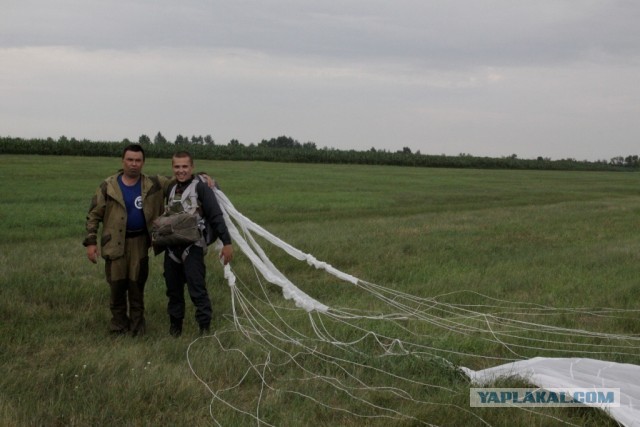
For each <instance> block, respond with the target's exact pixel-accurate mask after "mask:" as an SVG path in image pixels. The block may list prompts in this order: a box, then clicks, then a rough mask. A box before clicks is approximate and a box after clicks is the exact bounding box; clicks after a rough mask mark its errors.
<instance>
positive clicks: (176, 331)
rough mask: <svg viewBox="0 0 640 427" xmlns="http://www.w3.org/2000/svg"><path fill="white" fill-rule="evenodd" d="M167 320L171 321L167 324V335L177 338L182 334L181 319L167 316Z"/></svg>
mask: <svg viewBox="0 0 640 427" xmlns="http://www.w3.org/2000/svg"><path fill="white" fill-rule="evenodd" d="M169 320H170V321H171V325H170V326H169V335H171V336H172V337H174V338H178V337H179V336H180V335H182V319H178V318H177V317H173V316H169Z"/></svg>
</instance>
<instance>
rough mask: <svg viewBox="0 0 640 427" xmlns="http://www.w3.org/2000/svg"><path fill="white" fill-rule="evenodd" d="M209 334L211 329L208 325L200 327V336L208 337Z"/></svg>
mask: <svg viewBox="0 0 640 427" xmlns="http://www.w3.org/2000/svg"><path fill="white" fill-rule="evenodd" d="M210 333H211V329H210V328H209V325H208V324H206V325H200V335H209V334H210Z"/></svg>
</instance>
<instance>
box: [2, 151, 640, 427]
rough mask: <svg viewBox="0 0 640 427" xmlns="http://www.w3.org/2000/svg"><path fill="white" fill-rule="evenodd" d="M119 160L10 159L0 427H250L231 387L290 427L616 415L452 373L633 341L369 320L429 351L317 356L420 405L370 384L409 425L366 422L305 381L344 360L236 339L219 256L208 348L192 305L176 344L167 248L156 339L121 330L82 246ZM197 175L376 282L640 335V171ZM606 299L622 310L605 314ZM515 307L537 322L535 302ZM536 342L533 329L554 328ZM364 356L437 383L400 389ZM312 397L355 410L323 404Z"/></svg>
mask: <svg viewBox="0 0 640 427" xmlns="http://www.w3.org/2000/svg"><path fill="white" fill-rule="evenodd" d="M119 166H120V164H119V159H114V158H87V157H44V156H9V155H0V170H1V171H2V178H3V181H4V186H3V187H2V190H0V192H1V193H0V195H1V200H2V203H0V233H1V234H0V236H2V239H1V243H0V245H1V246H0V248H1V249H0V272H1V274H0V293H1V294H0V296H1V298H0V317H1V318H2V323H1V324H0V334H1V336H2V346H1V350H0V365H1V366H2V370H1V372H2V376H1V377H0V425H8V426H11V425H38V426H39V425H46V426H50V425H51V426H57V425H60V426H62V425H77V426H85V425H87V426H88V425H185V426H200V425H215V422H216V421H217V422H219V423H220V424H221V425H257V423H256V422H255V420H252V418H251V417H250V416H247V415H243V414H241V413H239V412H238V411H235V410H232V409H231V408H229V407H228V406H225V405H222V404H220V402H219V401H214V400H213V396H212V394H211V390H221V389H227V388H228V389H229V390H228V391H226V392H225V399H226V400H227V401H229V402H233V403H234V404H236V405H237V407H238V408H243V410H245V411H248V412H251V411H254V415H255V408H256V407H257V405H256V399H259V400H260V405H259V407H260V414H259V415H260V417H261V418H262V419H263V420H266V421H267V422H268V423H270V424H272V425H279V426H283V425H284V426H294V425H317V426H325V425H326V426H334V425H423V423H427V424H433V425H496V426H508V425H539V426H546V425H564V424H565V423H569V424H576V425H616V423H615V422H613V421H612V420H611V419H609V418H608V417H607V416H606V415H605V414H603V413H601V412H599V411H596V410H591V409H586V408H557V409H551V408H542V409H536V410H535V411H533V412H532V411H524V410H521V409H502V408H500V409H492V408H480V409H478V408H470V407H469V401H468V399H469V387H470V384H469V382H468V381H467V379H466V378H465V377H464V376H462V375H461V374H460V373H459V372H458V371H457V370H456V369H455V368H454V367H453V366H458V365H462V366H468V367H470V368H472V369H481V368H485V367H490V366H494V365H497V364H500V363H502V360H508V359H510V358H511V359H518V358H527V357H533V356H550V355H553V356H560V357H572V356H587V357H594V358H600V359H604V360H615V361H621V362H628V363H636V364H638V363H640V356H639V355H638V352H637V351H628V348H634V347H625V346H624V345H621V346H620V347H616V346H615V345H614V344H618V343H611V344H612V345H611V346H610V347H609V346H606V345H603V341H601V340H600V341H596V340H592V339H584V340H583V339H582V338H581V337H577V336H576V337H574V338H572V337H570V336H562V337H561V339H562V340H563V342H562V343H553V342H549V341H545V340H542V341H540V343H539V345H536V346H535V347H527V346H522V347H521V348H517V349H516V350H515V352H514V348H516V347H512V348H511V349H510V350H509V349H506V348H505V347H504V346H500V345H497V344H496V342H494V341H486V340H482V339H479V336H477V335H474V334H462V333H459V332H456V331H454V330H452V329H447V328H442V327H438V326H436V325H435V324H434V323H427V324H417V325H415V324H412V323H407V324H397V323H393V324H391V325H389V324H387V323H382V322H376V321H371V322H363V323H361V324H359V326H362V327H363V328H366V329H371V330H377V329H376V328H380V329H382V331H381V333H382V334H386V335H388V336H393V334H409V335H410V336H411V337H413V340H414V341H418V342H419V343H420V344H422V345H424V346H425V347H428V348H432V349H434V350H433V351H430V352H424V354H421V355H417V354H416V355H412V356H404V357H390V358H389V357H386V358H385V357H382V358H380V357H374V356H375V355H376V354H375V353H376V351H378V350H377V347H376V345H375V343H371V342H367V341H363V342H362V343H360V344H359V346H360V347H359V349H360V350H362V353H349V352H342V351H341V350H340V349H336V348H334V347H332V346H330V345H327V346H326V347H325V346H322V345H320V346H319V348H318V352H319V353H323V354H331V355H332V357H336V358H338V357H340V358H345V359H346V358H351V359H349V362H353V363H354V365H353V366H357V367H356V368H354V371H353V372H351V373H350V375H359V377H358V378H363V379H365V380H366V382H367V383H370V384H375V385H377V386H378V387H397V388H398V389H400V388H402V390H405V391H407V392H410V393H411V395H412V396H413V397H414V398H413V399H411V400H407V399H398V397H397V396H396V395H393V393H391V394H389V393H386V392H381V391H380V390H377V391H373V390H364V391H362V392H361V394H358V396H360V397H361V398H362V399H366V400H367V401H368V402H375V404H376V405H379V406H384V407H389V408H395V409H397V410H398V411H399V412H401V413H403V414H410V417H404V418H402V419H399V420H390V419H388V418H387V419H385V418H382V419H381V418H362V417H357V416H354V415H353V414H352V413H356V412H357V413H365V412H366V413H369V414H376V413H379V411H376V410H374V409H372V408H371V407H368V406H367V405H363V404H362V402H361V401H358V400H357V399H346V398H345V394H344V393H343V392H341V391H339V390H338V389H337V388H336V384H335V383H332V382H331V381H325V380H323V379H319V377H309V375H310V374H309V372H314V373H315V374H316V375H318V373H319V372H323V375H326V376H327V377H326V378H343V377H342V376H344V378H343V380H344V381H345V382H347V381H348V380H349V379H350V378H351V379H352V377H351V376H350V375H346V374H345V372H344V371H343V370H342V369H341V368H340V367H339V366H337V365H335V364H331V363H326V364H322V363H320V362H319V361H318V359H317V358H313V357H311V356H310V355H309V354H306V353H304V354H301V355H300V356H296V357H293V358H290V357H289V358H288V356H286V355H284V353H283V354H277V352H276V351H274V352H272V353H266V352H265V349H264V346H262V345H260V343H259V342H258V341H259V340H258V339H255V338H254V339H251V340H250V339H248V338H247V337H245V336H244V335H243V334H241V333H240V332H235V331H234V323H233V319H232V318H231V313H232V312H231V296H230V292H229V287H228V286H227V285H226V284H225V283H224V280H223V277H222V270H221V268H220V266H219V265H218V264H217V263H216V262H214V261H213V257H211V258H210V259H209V260H208V284H209V291H210V293H211V296H212V300H213V303H214V317H215V318H214V327H215V329H216V331H218V333H217V334H216V336H215V337H205V338H201V339H196V338H197V334H196V329H197V328H196V325H195V321H194V320H193V308H192V306H190V304H189V303H188V305H187V307H188V310H187V319H186V320H187V322H186V325H185V333H184V334H183V336H182V337H181V338H179V339H173V338H171V337H169V336H168V319H167V316H166V312H165V310H166V297H165V296H164V282H163V279H162V272H161V259H160V258H153V259H152V262H151V264H152V270H151V276H150V279H149V281H148V283H147V290H146V308H147V325H148V333H147V335H146V336H145V337H144V338H141V339H140V338H138V339H135V338H132V337H117V338H115V337H112V336H110V335H109V333H108V321H109V318H110V314H109V309H108V288H107V284H106V283H105V280H104V273H103V265H104V264H103V262H100V263H99V264H98V266H95V265H93V264H91V263H89V262H88V261H87V260H86V256H85V250H84V248H83V247H82V245H81V242H82V239H83V237H84V219H85V214H86V210H87V208H88V206H89V201H90V198H91V196H92V195H93V192H94V191H95V189H96V187H97V186H98V184H99V183H100V181H101V180H102V179H103V178H104V177H106V176H108V175H110V174H112V173H114V172H115V171H116V170H117V169H118V168H119ZM196 169H197V170H199V171H207V172H208V173H209V174H211V175H212V176H214V177H215V178H216V179H217V180H218V181H219V182H220V184H221V186H222V189H223V191H224V192H225V193H226V195H227V196H228V197H229V198H230V199H231V201H232V202H233V203H234V204H235V206H236V207H237V208H238V210H239V211H240V212H242V213H243V214H245V215H246V216H248V217H249V218H251V219H252V220H253V221H255V222H256V223H258V224H260V225H262V226H264V227H265V228H266V229H268V230H269V231H271V232H272V233H274V234H275V235H277V236H279V237H280V238H282V239H283V240H284V241H286V242H288V243H290V244H292V245H293V246H295V247H297V248H299V249H301V250H302V251H304V252H307V253H311V254H313V255H314V256H315V257H316V258H317V259H319V260H323V261H326V262H328V263H330V264H331V265H333V266H335V267H336V268H338V269H340V270H342V271H344V272H347V273H349V274H352V275H354V276H356V277H359V278H361V279H364V280H366V281H369V282H372V283H376V284H378V285H381V286H384V287H387V288H389V289H393V290H397V291H402V292H404V293H406V294H411V295H416V296H419V297H422V298H432V297H438V301H440V302H443V303H448V304H453V305H456V306H457V307H462V306H464V307H467V306H471V305H473V304H477V305H483V304H486V303H487V302H489V301H493V300H490V299H489V298H492V299H496V300H508V301H513V302H514V303H513V307H520V308H521V307H523V305H522V304H516V303H515V302H524V303H528V304H539V305H541V306H545V307H555V308H556V309H557V310H551V311H547V312H545V313H544V316H538V315H536V317H535V320H536V321H537V322H542V323H545V324H551V325H554V326H561V327H565V328H573V329H577V330H588V331H594V332H606V333H611V334H620V335H625V336H628V337H629V338H630V339H631V338H634V339H636V338H637V337H638V336H639V335H640V321H639V317H640V316H638V314H639V312H638V311H637V310H638V301H639V299H640V298H639V296H640V290H639V288H640V287H639V286H638V278H639V277H640V239H638V233H637V229H638V221H639V215H640V185H639V184H640V175H638V174H637V173H610V172H606V173H605V172H550V171H506V170H471V169H460V170H452V169H420V168H407V167H404V168H403V167H373V166H352V165H309V164H305V165H302V164H275V163H258V162H215V161H202V162H200V161H197V160H196ZM145 172H147V173H150V174H151V173H163V174H169V173H170V163H169V161H168V160H154V159H148V160H147V163H146V165H145ZM269 255H270V256H272V259H273V260H274V262H276V264H278V265H282V270H283V271H284V272H285V274H287V275H288V276H290V277H292V278H293V279H294V281H295V282H296V283H297V284H298V285H300V287H301V288H302V289H303V290H304V291H305V292H307V293H308V294H310V295H311V296H312V297H314V298H316V299H318V300H319V301H321V302H323V303H324V304H327V305H329V306H331V307H350V308H358V309H361V310H367V311H376V310H381V307H380V304H379V302H378V301H376V300H374V299H373V298H369V297H368V296H367V295H364V294H363V292H362V290H360V289H358V288H355V287H353V286H349V285H347V284H343V283H336V281H335V280H333V279H328V278H327V277H326V275H323V274H320V273H318V272H315V271H309V269H308V268H307V267H306V266H305V265H300V264H299V263H295V262H293V261H291V260H289V259H287V258H286V257H285V256H284V255H283V254H282V253H280V252H278V251H274V252H273V253H270V254H269ZM234 270H235V271H236V274H237V275H238V277H239V278H240V279H241V280H242V285H243V287H244V289H245V290H246V291H245V294H246V295H247V297H248V298H249V300H251V301H253V302H254V303H255V304H256V306H261V305H264V302H263V301H262V298H259V297H258V296H255V297H252V296H251V294H250V293H249V291H252V290H253V291H254V292H256V293H259V285H258V279H257V278H256V276H255V273H254V272H253V269H252V267H251V265H250V263H249V262H248V260H247V259H246V258H244V257H243V256H242V255H241V254H240V253H238V254H237V257H236V260H235V261H234ZM265 289H266V292H267V296H268V297H269V299H270V300H271V301H273V302H274V303H275V304H277V305H278V306H281V307H283V310H282V311H281V313H285V314H284V316H285V318H284V319H277V321H279V322H282V323H286V324H287V325H292V326H293V327H294V328H296V329H297V330H300V331H305V332H307V331H310V326H309V317H308V316H307V315H306V313H304V312H302V313H301V312H300V311H299V310H290V309H292V308H293V304H291V303H290V302H288V301H283V300H282V298H281V296H280V292H279V288H277V287H275V286H266V287H265ZM478 294H481V295H482V296H479V295H478ZM501 307H502V308H501V309H504V308H505V307H506V308H509V307H510V305H509V304H506V305H505V304H503V305H502V306H501ZM586 308H589V310H585V309H586ZM602 308H611V309H619V311H616V312H615V313H614V314H613V315H611V314H610V313H612V312H611V311H609V312H607V313H609V314H607V315H603V314H602V313H604V311H602ZM566 309H574V311H570V310H566ZM478 310H480V308H478ZM274 316H275V315H274ZM442 316H444V315H442ZM512 316H513V317H514V318H517V319H527V320H531V319H532V317H530V316H531V313H521V312H519V313H516V314H513V315H512ZM266 320H267V319H265V321H266ZM268 320H274V319H273V318H270V319H268ZM465 321H469V322H471V321H470V320H468V319H467V320H465ZM325 325H326V327H327V328H328V329H330V330H331V331H333V332H334V333H335V335H336V337H340V338H341V339H342V340H345V341H346V340H349V339H355V338H357V337H358V336H359V335H358V334H357V333H354V331H353V329H352V328H349V327H346V326H344V325H341V324H340V323H339V322H335V321H329V320H327V322H326V324H325ZM537 333H538V332H536V331H532V332H531V337H532V338H541V339H542V338H543V335H536V334H537ZM544 337H546V336H544ZM630 345H632V344H630ZM578 346H581V347H578ZM578 348H579V349H580V351H584V353H578V352H577V349H578ZM635 348H637V347H635ZM625 349H627V350H625ZM239 350H241V351H242V353H240V351H239ZM559 350H560V351H559ZM187 351H188V355H187ZM287 351H289V352H290V354H292V353H295V352H296V348H295V345H292V344H287ZM516 353H517V354H516ZM367 355H370V356H371V357H367ZM269 358H271V359H269ZM267 359H269V360H270V361H271V365H270V366H269V369H268V371H269V375H268V376H269V378H270V382H269V384H270V385H276V386H277V387H276V388H275V389H273V390H266V389H264V383H263V382H261V381H260V380H259V375H256V374H255V372H253V373H251V370H250V369H249V370H248V371H247V369H248V368H247V367H248V366H258V365H259V366H262V367H263V369H264V372H263V374H264V375H265V376H266V371H267V368H266V365H265V364H264V361H265V360H267ZM443 359H446V360H447V361H448V362H450V363H451V365H450V364H449V363H448V362H443ZM283 360H286V361H287V363H284V362H283ZM294 361H295V362H296V363H299V364H300V366H297V365H296V364H295V363H293V362H294ZM249 362H250V363H249ZM260 363H262V365H260ZM356 363H357V365H355V364H356ZM301 367H303V368H304V369H302V368H301ZM371 367H373V368H376V369H380V370H381V371H382V370H386V371H389V372H394V373H396V374H398V375H402V376H403V377H406V378H411V379H413V380H415V381H416V382H418V381H420V382H423V383H425V384H429V385H430V386H429V387H423V386H419V385H417V384H414V385H411V386H407V385H406V383H403V382H396V381H395V380H394V379H393V378H390V377H388V376H386V375H383V374H377V373H376V372H378V371H372V370H371V369H369V368H371ZM306 369H308V371H307V370H306ZM247 372H250V373H249V374H248V375H246V376H245V374H246V373H247ZM194 373H195V374H194ZM196 375H197V376H196ZM199 379H200V380H199ZM305 380H308V381H306V382H305ZM203 382H204V383H206V384H207V387H205V385H204V384H203ZM509 384H510V385H513V384H516V385H517V384H518V383H517V382H514V383H509ZM285 390H292V391H296V393H297V394H296V393H290V392H286V391H285ZM303 392H306V393H313V396H314V397H315V398H316V399H321V400H322V401H323V402H325V403H326V404H328V405H332V406H336V407H340V408H342V409H344V410H335V409H333V410H332V409H330V408H328V407H327V406H323V405H320V404H317V402H314V401H311V400H310V399H308V398H304V397H303V396H302V393H303ZM256 396H258V397H256ZM424 402H427V403H424ZM212 403H213V404H212ZM252 408H253V409H252ZM367 411H368V412H367ZM349 412H352V413H349ZM214 420H215V421H214Z"/></svg>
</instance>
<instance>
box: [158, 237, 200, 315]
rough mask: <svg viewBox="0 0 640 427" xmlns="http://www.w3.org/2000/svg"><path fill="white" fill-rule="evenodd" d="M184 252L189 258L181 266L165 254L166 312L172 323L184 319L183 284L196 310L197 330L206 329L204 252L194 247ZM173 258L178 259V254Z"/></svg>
mask: <svg viewBox="0 0 640 427" xmlns="http://www.w3.org/2000/svg"><path fill="white" fill-rule="evenodd" d="M188 251H189V254H188V255H187V256H186V257H185V258H184V260H183V262H182V264H180V263H177V262H175V261H174V260H172V259H171V257H170V256H169V254H168V253H166V252H165V255H164V280H165V283H166V285H167V297H168V298H169V303H168V305H167V312H168V313H169V316H171V317H173V318H175V319H180V320H182V319H184V312H185V302H184V285H185V283H186V285H187V290H188V291H189V296H190V297H191V301H192V302H193V305H194V306H195V307H196V321H197V322H198V325H200V327H207V328H208V327H209V325H210V324H211V300H210V299H209V294H208V292H207V284H206V282H205V277H206V267H205V264H204V251H203V249H202V248H201V247H199V246H195V245H192V246H190V247H189V248H188ZM176 256H178V257H180V253H176Z"/></svg>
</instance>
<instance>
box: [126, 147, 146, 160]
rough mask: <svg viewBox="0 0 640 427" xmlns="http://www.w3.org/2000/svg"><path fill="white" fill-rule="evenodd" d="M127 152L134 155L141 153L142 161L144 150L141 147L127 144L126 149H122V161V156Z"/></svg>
mask: <svg viewBox="0 0 640 427" xmlns="http://www.w3.org/2000/svg"><path fill="white" fill-rule="evenodd" d="M127 151H135V152H136V153H142V160H143V161H144V149H143V148H142V145H140V144H129V145H127V146H126V147H124V150H122V158H123V159H124V156H125V155H126V154H127Z"/></svg>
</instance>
